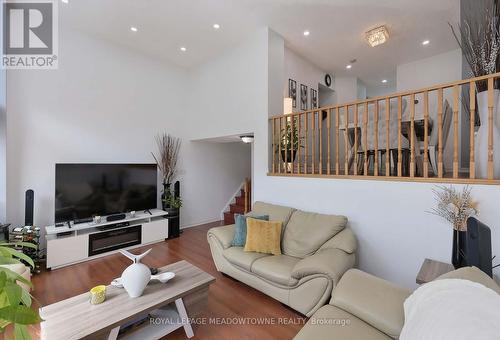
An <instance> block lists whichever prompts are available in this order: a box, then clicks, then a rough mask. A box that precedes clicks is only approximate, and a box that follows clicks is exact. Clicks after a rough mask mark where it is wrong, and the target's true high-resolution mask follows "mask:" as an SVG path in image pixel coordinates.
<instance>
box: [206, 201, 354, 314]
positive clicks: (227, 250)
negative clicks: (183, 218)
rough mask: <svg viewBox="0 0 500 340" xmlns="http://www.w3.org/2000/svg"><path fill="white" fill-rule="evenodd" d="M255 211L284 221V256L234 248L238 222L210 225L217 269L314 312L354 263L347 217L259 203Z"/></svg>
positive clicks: (291, 305)
mask: <svg viewBox="0 0 500 340" xmlns="http://www.w3.org/2000/svg"><path fill="white" fill-rule="evenodd" d="M251 214H257V215H269V220H271V221H281V222H282V223H283V227H282V236H281V251H282V255H278V256H274V255H268V254H261V253H254V252H245V251H243V248H242V247H232V246H231V242H232V240H233V237H234V225H228V226H223V227H216V228H212V229H210V230H209V231H208V235H207V237H208V242H209V244H210V250H211V252H212V257H213V260H214V262H215V266H216V267H217V270H218V271H220V272H223V273H225V274H227V275H229V276H232V277H233V278H235V279H237V280H239V281H241V282H243V283H245V284H247V285H249V286H251V287H253V288H255V289H258V290H260V291H261V292H263V293H265V294H267V295H269V296H271V297H273V298H274V299H276V300H278V301H280V302H282V303H284V304H286V305H288V306H290V307H291V308H293V309H295V310H297V311H298V312H300V313H302V314H304V315H306V316H310V315H312V313H314V312H315V311H316V310H317V309H318V308H320V307H321V306H323V305H324V304H325V303H326V302H327V300H328V299H329V297H330V295H331V292H332V289H333V288H334V287H335V285H336V284H337V283H338V281H339V279H340V277H341V276H342V275H343V274H344V273H345V272H346V271H347V270H348V269H349V268H352V267H353V266H354V263H355V252H356V246H357V245H356V238H355V236H354V234H353V232H352V231H351V229H350V228H348V227H346V224H347V218H346V217H344V216H335V215H323V214H315V213H310V212H305V211H300V210H295V209H293V208H288V207H282V206H277V205H272V204H267V203H263V202H256V203H255V204H254V206H253V209H252V212H251Z"/></svg>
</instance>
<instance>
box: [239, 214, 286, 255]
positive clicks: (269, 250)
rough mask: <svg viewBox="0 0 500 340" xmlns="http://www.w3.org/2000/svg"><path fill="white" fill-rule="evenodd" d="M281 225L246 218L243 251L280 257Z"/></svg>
mask: <svg viewBox="0 0 500 340" xmlns="http://www.w3.org/2000/svg"><path fill="white" fill-rule="evenodd" d="M281 225H282V223H281V222H280V221H278V222H275V221H263V220H257V219H255V218H247V239H246V243H245V249H244V250H245V251H255V252H257V253H264V254H273V255H281V247H280V237H281Z"/></svg>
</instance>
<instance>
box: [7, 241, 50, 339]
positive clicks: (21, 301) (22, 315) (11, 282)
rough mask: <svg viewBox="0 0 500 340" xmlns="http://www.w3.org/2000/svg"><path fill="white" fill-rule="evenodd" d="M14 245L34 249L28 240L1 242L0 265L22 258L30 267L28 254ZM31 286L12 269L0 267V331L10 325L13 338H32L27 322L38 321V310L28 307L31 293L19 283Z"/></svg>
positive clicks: (18, 260)
mask: <svg viewBox="0 0 500 340" xmlns="http://www.w3.org/2000/svg"><path fill="white" fill-rule="evenodd" d="M14 246H23V247H29V248H34V249H36V247H35V246H34V245H33V244H31V243H26V242H19V243H1V244H0V264H2V265H5V264H18V263H22V262H21V261H24V262H25V263H27V264H28V265H29V266H31V267H32V268H34V267H35V264H34V263H33V260H32V259H31V258H30V257H28V256H27V255H25V254H23V253H21V252H19V251H17V250H15V249H13V248H12V247H14ZM18 283H21V284H22V285H24V286H28V287H32V284H31V282H29V281H28V280H26V279H25V278H23V277H22V276H20V275H19V274H17V273H15V272H13V271H12V270H10V269H8V268H5V267H0V333H4V332H5V331H6V329H7V327H9V326H13V327H14V339H16V340H17V339H23V340H24V339H31V336H30V334H29V333H28V328H27V325H32V324H37V323H39V322H40V321H41V319H40V316H39V315H38V312H37V311H36V310H35V309H32V308H31V302H32V296H31V295H30V293H29V292H28V291H27V290H26V289H25V288H24V286H21V285H19V284H18Z"/></svg>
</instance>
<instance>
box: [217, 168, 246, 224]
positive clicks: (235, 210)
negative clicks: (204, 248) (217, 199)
mask: <svg viewBox="0 0 500 340" xmlns="http://www.w3.org/2000/svg"><path fill="white" fill-rule="evenodd" d="M251 203H252V202H251V185H250V180H249V179H248V178H246V179H245V182H244V183H243V184H242V185H241V187H240V190H239V192H238V193H237V194H236V196H235V197H234V202H233V203H231V204H229V211H225V212H224V214H223V215H224V224H225V225H227V224H234V214H246V213H248V212H250V210H251Z"/></svg>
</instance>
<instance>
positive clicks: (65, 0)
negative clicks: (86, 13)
mask: <svg viewBox="0 0 500 340" xmlns="http://www.w3.org/2000/svg"><path fill="white" fill-rule="evenodd" d="M61 1H62V2H63V3H65V4H67V3H69V0H61Z"/></svg>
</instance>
